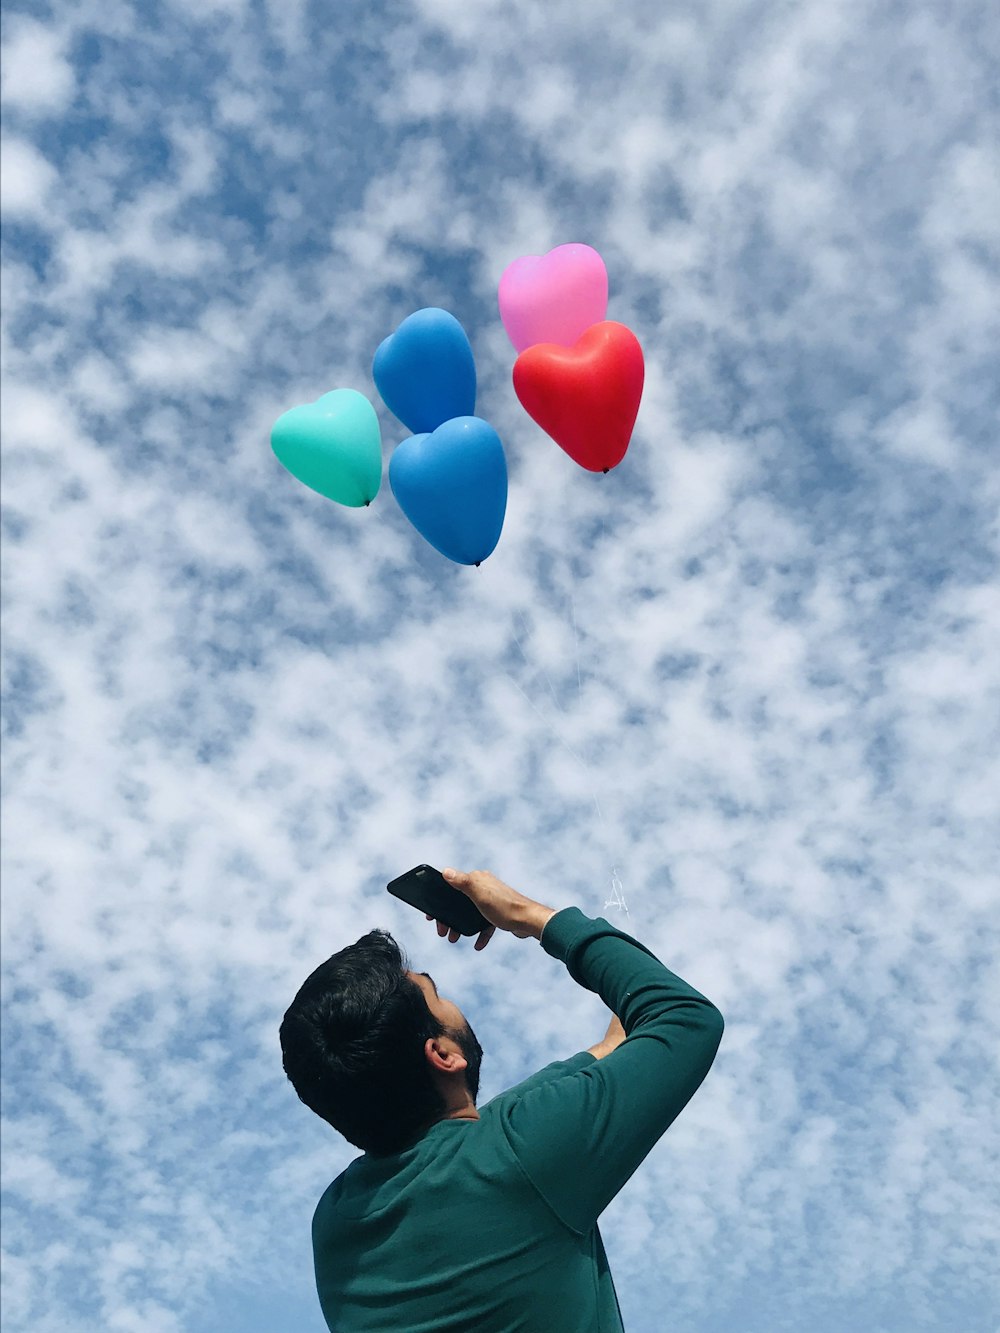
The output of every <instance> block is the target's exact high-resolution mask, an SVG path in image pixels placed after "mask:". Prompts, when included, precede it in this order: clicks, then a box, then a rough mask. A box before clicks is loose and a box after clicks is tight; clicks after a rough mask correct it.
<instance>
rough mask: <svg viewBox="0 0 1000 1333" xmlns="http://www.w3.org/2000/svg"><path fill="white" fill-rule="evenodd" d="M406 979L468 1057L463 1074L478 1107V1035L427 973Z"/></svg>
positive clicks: (481, 1055)
mask: <svg viewBox="0 0 1000 1333" xmlns="http://www.w3.org/2000/svg"><path fill="white" fill-rule="evenodd" d="M406 975H407V976H408V977H409V978H410V980H411V981H415V982H416V983H417V985H418V986H419V987H420V989H421V990H422V991H423V993H424V997H425V998H426V1000H427V1006H428V1008H429V1009H430V1011H431V1013H432V1014H433V1015H434V1017H435V1018H436V1019H437V1020H438V1022H440V1023H443V1024H444V1025H445V1027H446V1028H447V1029H448V1036H449V1037H451V1038H452V1040H453V1041H454V1042H455V1045H456V1046H457V1047H458V1048H459V1050H460V1051H461V1052H462V1054H463V1055H464V1056H465V1059H466V1061H467V1064H466V1068H465V1070H464V1073H465V1081H466V1084H467V1086H468V1089H469V1096H470V1097H471V1098H472V1102H473V1105H475V1102H476V1098H477V1097H478V1096H479V1069H480V1066H481V1065H482V1063H483V1048H482V1047H481V1046H480V1044H479V1042H478V1040H477V1039H476V1034H475V1033H474V1032H473V1030H472V1028H471V1027H470V1026H469V1024H468V1023H467V1022H466V1021H465V1015H464V1014H463V1013H462V1011H461V1009H459V1007H458V1005H457V1004H454V1003H452V1001H451V1000H446V999H445V998H444V996H443V995H439V994H438V992H437V986H436V985H435V984H434V981H433V979H432V978H431V977H429V976H428V975H427V973H426V972H407V974H406Z"/></svg>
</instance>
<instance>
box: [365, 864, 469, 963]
mask: <svg viewBox="0 0 1000 1333" xmlns="http://www.w3.org/2000/svg"><path fill="white" fill-rule="evenodd" d="M386 888H387V889H388V890H389V892H390V893H391V894H392V895H393V897H395V898H399V899H400V900H401V901H402V902H404V903H409V905H410V906H411V907H416V908H418V909H419V910H420V911H421V912H423V913H424V914H425V916H426V917H427V920H428V921H434V920H436V921H437V922H438V923H439V925H438V933H439V934H442V935H443V934H445V933H446V932H445V931H442V930H441V925H442V924H443V925H444V926H445V928H446V931H449V932H450V935H449V938H450V939H452V943H455V941H456V940H457V939H458V937H459V936H460V935H480V936H482V934H483V933H484V932H486V931H489V935H487V937H486V939H485V940H483V939H480V941H479V942H478V943H477V945H476V948H477V949H482V948H484V947H485V945H486V944H487V943H488V942H489V939H490V936H492V934H493V931H494V929H495V927H494V926H492V925H491V924H490V922H489V921H487V920H486V918H485V917H484V916H483V914H482V912H480V911H479V909H478V907H476V905H475V903H474V902H473V901H472V899H471V898H467V897H466V895H465V894H464V893H460V892H459V890H458V889H453V888H452V887H451V885H450V884H449V883H448V881H447V880H446V879H445V877H444V876H443V875H442V874H441V872H440V870H435V869H434V867H433V866H428V865H422V866H414V868H413V869H412V870H408V871H407V872H406V874H405V875H400V876H398V878H396V879H394V880H392V881H391V882H390V883H389V884H387V885H386ZM452 937H454V938H452Z"/></svg>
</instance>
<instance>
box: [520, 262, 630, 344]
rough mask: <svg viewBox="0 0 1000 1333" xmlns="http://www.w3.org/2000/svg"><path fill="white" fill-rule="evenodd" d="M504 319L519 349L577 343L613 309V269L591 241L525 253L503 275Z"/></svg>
mask: <svg viewBox="0 0 1000 1333" xmlns="http://www.w3.org/2000/svg"><path fill="white" fill-rule="evenodd" d="M498 296H499V302H500V318H501V319H502V320H503V326H504V328H505V329H506V330H507V336H508V338H510V340H511V342H512V343H513V344H514V347H515V349H516V350H517V351H518V352H523V351H524V349H525V348H526V347H533V346H534V345H535V344H536V343H561V344H562V346H564V347H572V346H573V344H574V343H575V342H576V340H577V338H579V336H580V334H581V333H585V332H586V331H587V329H589V328H590V326H591V324H599V323H600V322H601V320H603V319H604V317H605V315H606V314H607V313H608V270H607V269H606V268H605V267H604V260H603V259H602V258H601V256H600V255H599V254H598V253H597V251H596V250H592V249H591V247H590V246H589V245H579V244H577V243H575V242H574V243H573V244H571V245H557V246H556V248H555V249H554V250H550V251H549V252H548V254H547V255H525V256H524V257H523V258H521V259H515V260H514V262H513V263H512V264H508V265H507V267H506V268H505V269H504V271H503V275H502V276H501V278H500V290H499V293H498Z"/></svg>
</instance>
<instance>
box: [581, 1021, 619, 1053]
mask: <svg viewBox="0 0 1000 1333" xmlns="http://www.w3.org/2000/svg"><path fill="white" fill-rule="evenodd" d="M624 1040H625V1029H624V1028H623V1027H622V1025H621V1023H620V1022H619V1021H618V1015H617V1014H612V1015H611V1022H610V1023H609V1024H608V1030H607V1032H605V1034H604V1037H603V1039H602V1040H601V1041H599V1042H598V1043H597V1045H596V1046H588V1048H587V1049H588V1050H589V1051H590V1054H591V1055H592V1056H593V1057H594V1058H595V1059H596V1060H603V1059H604V1057H605V1056H606V1055H610V1054H611V1052H612V1051H613V1050H616V1049H617V1048H618V1047H619V1046H620V1045H621V1044H622V1042H623V1041H624Z"/></svg>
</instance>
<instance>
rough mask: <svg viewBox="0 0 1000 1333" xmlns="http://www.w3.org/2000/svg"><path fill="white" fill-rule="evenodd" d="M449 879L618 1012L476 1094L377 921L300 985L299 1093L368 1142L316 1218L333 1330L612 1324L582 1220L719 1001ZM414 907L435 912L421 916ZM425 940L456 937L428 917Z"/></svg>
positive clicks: (671, 1091)
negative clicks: (529, 1068)
mask: <svg viewBox="0 0 1000 1333" xmlns="http://www.w3.org/2000/svg"><path fill="white" fill-rule="evenodd" d="M443 873H444V875H445V877H446V878H447V879H448V880H449V882H450V883H451V884H452V885H453V886H454V887H455V888H456V889H459V890H460V891H461V892H462V893H465V894H467V895H468V897H469V898H471V899H472V901H473V902H474V903H475V904H476V906H477V907H478V908H479V910H480V912H481V913H482V915H483V916H484V917H485V918H486V920H487V921H489V922H490V923H491V924H490V926H489V927H488V928H486V929H485V930H483V932H482V933H481V934H480V936H479V939H478V940H477V943H476V948H477V949H482V948H485V946H486V945H487V944H488V943H489V941H490V939H491V938H492V936H493V934H494V932H495V931H496V930H506V931H509V932H510V933H511V934H514V935H516V936H518V937H519V938H522V939H524V938H528V937H529V936H530V937H532V938H534V939H537V940H539V941H540V942H541V945H542V948H543V949H544V950H545V952H546V953H548V954H550V955H551V956H552V957H553V958H557V959H559V960H560V961H562V962H564V963H565V965H566V967H567V969H568V971H569V973H570V975H571V976H572V977H573V979H574V980H575V981H576V982H578V983H579V984H580V985H581V986H585V987H586V988H587V989H588V990H591V991H594V992H595V993H596V994H598V995H600V996H601V998H602V1000H603V1001H604V1003H605V1004H606V1005H607V1006H608V1008H609V1009H610V1010H611V1011H612V1013H614V1014H617V1015H619V1016H620V1019H621V1022H620V1023H619V1022H618V1020H617V1019H615V1020H614V1021H613V1022H612V1023H611V1025H610V1027H609V1028H608V1032H607V1035H606V1036H605V1038H604V1039H603V1040H602V1041H600V1042H598V1043H597V1044H596V1045H595V1046H592V1047H590V1049H589V1050H588V1051H585V1052H581V1053H580V1054H578V1055H574V1056H572V1057H571V1058H570V1059H569V1060H559V1061H556V1062H555V1063H554V1064H550V1065H548V1066H546V1068H545V1069H543V1070H541V1071H540V1072H539V1073H537V1074H534V1075H533V1076H532V1077H531V1078H528V1079H526V1080H525V1081H524V1082H523V1083H519V1084H517V1086H516V1087H514V1088H511V1089H510V1090H509V1091H507V1092H503V1093H501V1094H500V1095H499V1096H498V1097H494V1098H493V1100H492V1101H490V1102H487V1104H486V1105H485V1106H484V1107H482V1108H481V1110H480V1109H477V1107H476V1097H477V1094H478V1091H479V1069H480V1063H481V1060H482V1047H481V1046H480V1045H479V1042H478V1041H477V1040H476V1037H475V1034H474V1033H473V1031H472V1029H471V1028H470V1027H469V1025H468V1023H467V1022H466V1021H465V1018H464V1017H463V1015H462V1012H461V1010H460V1009H459V1008H458V1006H457V1005H455V1004H454V1003H452V1001H450V1000H448V999H445V998H444V997H443V996H441V995H439V994H438V992H437V987H436V986H435V984H434V982H433V981H432V980H431V978H430V977H429V976H427V974H426V973H419V972H411V971H409V970H408V969H406V968H404V966H403V962H404V960H403V958H402V956H401V954H400V951H399V949H398V946H397V945H396V943H395V941H394V940H393V939H392V937H391V936H390V935H388V934H387V932H385V931H371V932H370V933H369V935H367V936H365V937H364V938H363V939H361V940H359V941H358V943H357V944H355V945H351V946H350V947H348V948H346V949H342V950H341V951H340V953H339V954H335V955H334V956H333V957H332V958H330V959H329V960H328V961H327V962H326V963H324V964H323V965H322V966H321V967H319V968H317V970H316V971H315V972H314V973H313V974H312V976H311V977H309V978H308V980H307V981H306V982H305V983H304V985H303V986H302V988H301V990H300V991H299V993H298V995H297V996H296V997H295V1000H294V1001H293V1003H292V1005H291V1006H290V1008H289V1009H288V1012H287V1013H286V1014H285V1017H284V1021H283V1022H282V1025H281V1047H282V1052H283V1057H284V1067H285V1070H286V1072H287V1074H288V1076H289V1078H290V1079H291V1081H292V1084H293V1086H294V1087H295V1090H296V1092H297V1093H298V1094H299V1096H300V1097H301V1099H302V1100H303V1101H304V1102H305V1103H306V1105H307V1106H310V1107H311V1108H312V1109H313V1110H314V1111H316V1113H317V1114H318V1115H321V1116H322V1117H323V1118H324V1119H325V1120H327V1121H329V1123H330V1124H332V1125H333V1126H334V1128H336V1129H337V1130H339V1131H340V1133H342V1134H343V1135H344V1136H345V1137H346V1138H347V1139H348V1140H349V1142H351V1143H353V1144H355V1146H357V1147H360V1148H363V1149H364V1156H362V1157H358V1158H356V1159H355V1160H354V1161H353V1162H352V1163H351V1164H350V1166H349V1167H348V1168H347V1170H346V1171H344V1172H343V1173H342V1174H341V1175H340V1176H338V1177H337V1179H336V1180H334V1181H333V1183H332V1184H331V1185H330V1187H329V1188H328V1189H327V1191H326V1193H325V1194H324V1195H323V1197H322V1199H321V1200H320V1202H319V1205H318V1207H317V1209H316V1214H315V1217H314V1218H313V1257H314V1261H315V1268H316V1284H317V1288H318V1291H319V1299H320V1305H321V1306H322V1309H323V1314H324V1316H325V1317H326V1322H327V1325H328V1326H329V1328H330V1329H331V1330H333V1333H392V1331H393V1330H398V1331H399V1333H618V1331H619V1330H621V1329H622V1322H621V1314H620V1311H619V1308H618V1300H617V1297H616V1295H615V1288H614V1283H613V1282H612V1280H611V1273H610V1271H609V1269H608V1261H607V1257H606V1255H605V1252H604V1245H603V1242H602V1240H601V1234H600V1231H599V1229H598V1226H597V1219H598V1218H599V1217H600V1215H601V1213H602V1212H603V1211H604V1209H605V1208H606V1207H607V1206H608V1204H609V1203H610V1202H611V1200H612V1199H613V1198H614V1197H615V1195H616V1194H617V1193H618V1191H619V1190H620V1189H621V1188H622V1186H623V1185H624V1184H625V1183H626V1181H628V1180H629V1178H630V1177H631V1176H632V1174H633V1172H634V1171H635V1170H636V1168H637V1167H638V1166H639V1165H640V1163H641V1162H642V1161H643V1160H644V1159H645V1157H646V1155H647V1154H648V1153H649V1151H650V1150H651V1149H652V1148H653V1146H654V1145H655V1144H656V1142H657V1141H658V1140H659V1138H660V1137H661V1135H662V1134H663V1133H664V1131H665V1130H666V1129H667V1127H668V1126H669V1125H670V1124H671V1123H672V1121H673V1120H674V1119H675V1118H676V1116H677V1115H678V1114H679V1113H680V1111H681V1110H682V1109H683V1108H684V1106H685V1105H686V1104H687V1102H688V1101H689V1100H690V1098H691V1097H692V1096H693V1094H694V1093H695V1091H696V1090H697V1088H698V1086H699V1085H700V1083H701V1082H702V1080H703V1079H704V1077H705V1075H706V1074H707V1073H708V1070H709V1068H710V1067H711V1064H712V1061H713V1059H714V1058H715V1053H716V1051H717V1049H718V1046H719V1042H720V1040H721V1037H722V1026H723V1025H722V1016H721V1014H720V1013H719V1011H718V1010H717V1009H716V1008H715V1006H714V1005H713V1004H711V1003H710V1002H709V1001H708V1000H706V999H705V997H704V996H703V995H699V993H698V992H697V991H696V990H693V989H692V988H691V987H690V986H688V985H687V984H686V983H685V982H683V981H681V979H680V978H679V977H677V976H675V975H674V974H673V973H672V972H669V971H668V970H667V969H666V968H665V967H664V966H663V964H662V963H660V962H659V961H658V960H657V959H656V958H655V957H654V956H653V955H652V954H651V953H650V952H649V950H648V949H646V948H645V947H644V946H643V945H642V944H640V943H639V942H638V941H637V940H634V939H632V938H631V936H629V935H626V934H624V933H623V932H622V931H619V930H616V929H615V927H614V926H612V925H610V924H609V923H608V922H607V921H605V920H604V919H603V918H601V917H598V918H597V919H596V920H592V919H590V918H589V917H586V916H584V914H583V913H582V912H581V911H580V910H579V908H576V907H567V908H564V909H563V910H562V911H558V912H557V911H555V910H554V909H553V908H551V907H544V906H543V905H542V904H541V903H537V902H534V901H533V900H532V899H530V898H526V897H525V896H524V895H523V894H521V893H518V892H517V890H516V889H512V888H510V886H509V885H507V884H504V883H503V882H502V881H501V880H499V879H497V878H496V877H495V876H494V875H492V874H490V873H489V872H487V871H485V870H474V871H472V872H471V873H468V874H464V873H461V872H458V871H454V870H445V871H444V872H443ZM427 919H428V920H430V919H431V918H430V917H428V918H427ZM438 934H439V935H442V936H444V935H448V937H449V939H450V940H451V941H452V943H454V942H456V941H457V940H458V939H459V935H458V934H457V932H455V931H450V932H449V929H448V927H447V926H445V925H444V924H443V923H441V922H439V923H438Z"/></svg>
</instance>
